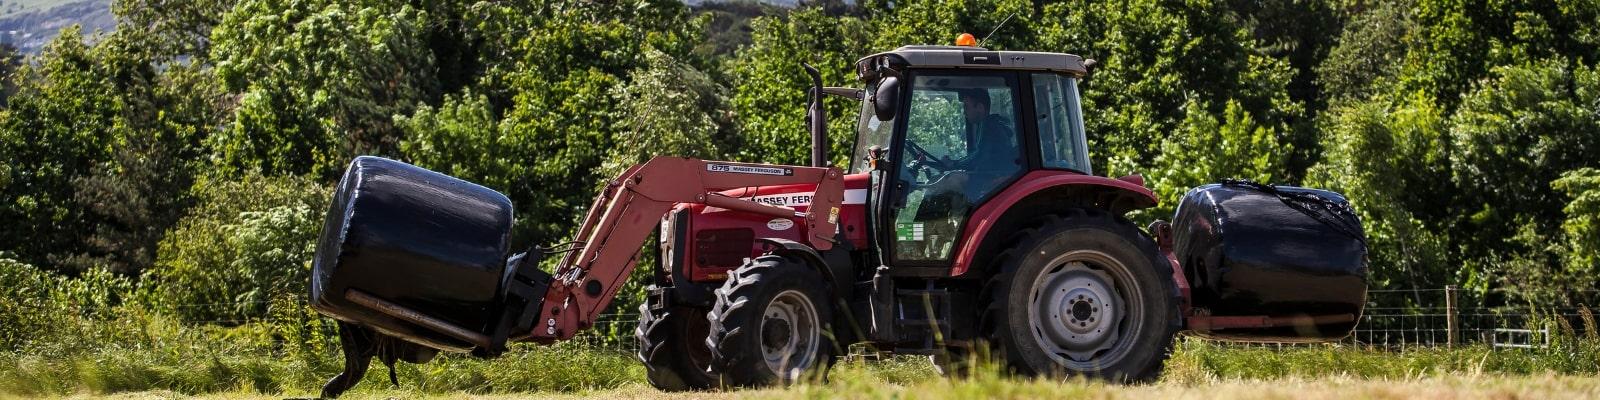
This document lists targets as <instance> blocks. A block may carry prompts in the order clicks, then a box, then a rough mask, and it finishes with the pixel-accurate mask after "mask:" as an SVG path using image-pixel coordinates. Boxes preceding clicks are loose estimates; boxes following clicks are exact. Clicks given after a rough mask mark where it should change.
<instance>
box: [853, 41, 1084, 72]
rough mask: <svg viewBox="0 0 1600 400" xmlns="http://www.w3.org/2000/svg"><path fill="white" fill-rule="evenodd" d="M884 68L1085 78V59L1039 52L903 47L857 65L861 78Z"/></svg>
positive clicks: (863, 58)
mask: <svg viewBox="0 0 1600 400" xmlns="http://www.w3.org/2000/svg"><path fill="white" fill-rule="evenodd" d="M880 65H884V66H890V67H893V68H896V69H899V68H971V69H1015V70H1033V71H1054V72H1062V73H1067V74H1071V75H1073V76H1079V77H1082V76H1084V75H1085V74H1087V73H1088V69H1087V68H1085V67H1084V62H1083V57H1079V56H1077V55H1074V54H1066V53H1045V52H1037V51H996V50H989V49H985V48H982V47H972V46H901V47H900V48H898V49H894V50H890V51H886V52H882V53H877V54H873V55H870V56H866V57H862V58H861V59H860V60H857V61H856V72H857V75H858V76H859V77H860V78H863V79H865V78H867V77H868V76H873V75H877V74H876V72H875V71H877V67H878V66H880Z"/></svg>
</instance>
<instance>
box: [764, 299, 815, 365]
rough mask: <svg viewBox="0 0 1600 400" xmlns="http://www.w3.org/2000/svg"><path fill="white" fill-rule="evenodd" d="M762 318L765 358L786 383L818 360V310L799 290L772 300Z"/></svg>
mask: <svg viewBox="0 0 1600 400" xmlns="http://www.w3.org/2000/svg"><path fill="white" fill-rule="evenodd" d="M762 314H763V316H762V318H761V356H762V358H763V359H764V360H765V361H766V363H767V368H770V369H771V370H772V371H773V372H775V373H777V374H778V376H779V377H780V378H783V379H784V380H794V379H795V378H798V377H799V374H800V372H801V371H805V370H806V369H807V368H810V367H811V363H812V361H813V360H815V359H816V354H817V346H818V341H819V340H818V339H819V338H820V336H821V332H819V330H818V324H817V308H816V306H814V305H812V304H811V299H809V298H807V297H806V295H805V294H804V293H800V291H797V290H786V291H783V292H781V293H778V295H777V296H774V297H773V298H772V303H769V304H767V309H766V311H765V312H763V313H762Z"/></svg>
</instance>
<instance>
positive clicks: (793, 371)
mask: <svg viewBox="0 0 1600 400" xmlns="http://www.w3.org/2000/svg"><path fill="white" fill-rule="evenodd" d="M823 282H825V281H824V280H823V277H822V274H820V273H818V272H817V270H815V269H813V268H811V267H810V266H808V265H805V264H803V263H801V262H800V261H798V260H793V259H789V258H785V257H783V256H779V255H775V254H767V255H764V256H761V257H758V258H756V259H754V260H751V261H750V262H748V263H746V264H745V265H744V266H742V267H739V269H737V270H734V271H733V273H732V274H729V275H728V280H727V282H725V283H723V285H722V287H721V288H718V289H717V290H716V296H717V302H716V305H715V306H713V307H712V308H711V312H710V313H709V314H707V319H709V320H710V322H711V335H710V336H709V337H707V338H706V342H705V343H706V346H708V347H710V348H711V353H712V359H711V360H712V361H711V370H712V372H713V373H716V374H718V376H720V377H721V379H722V383H723V385H724V386H735V387H752V386H753V387H759V386H770V385H775V384H784V385H787V384H790V383H794V382H795V381H798V380H800V379H802V378H808V377H820V376H824V375H825V374H827V370H828V367H829V366H831V365H832V364H833V357H834V355H833V353H834V351H833V350H834V349H833V341H832V333H831V332H829V330H830V329H831V324H830V322H831V321H833V319H832V318H833V309H832V305H831V303H829V301H828V297H827V295H826V294H827V290H826V288H825V287H824V286H823Z"/></svg>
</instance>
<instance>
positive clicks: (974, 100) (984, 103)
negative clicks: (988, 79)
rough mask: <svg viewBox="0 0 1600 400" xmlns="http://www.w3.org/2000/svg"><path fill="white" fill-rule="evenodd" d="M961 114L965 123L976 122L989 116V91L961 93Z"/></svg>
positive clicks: (964, 91) (973, 90)
mask: <svg viewBox="0 0 1600 400" xmlns="http://www.w3.org/2000/svg"><path fill="white" fill-rule="evenodd" d="M961 113H962V115H965V116H966V117H967V122H969V123H970V122H977V121H978V120H981V119H983V117H987V116H989V91H988V90H983V89H970V90H963V91H961Z"/></svg>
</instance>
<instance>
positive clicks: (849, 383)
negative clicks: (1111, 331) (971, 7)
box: [62, 375, 1600, 399]
mask: <svg viewBox="0 0 1600 400" xmlns="http://www.w3.org/2000/svg"><path fill="white" fill-rule="evenodd" d="M834 381H835V382H834V383H830V384H822V385H805V386H800V387H795V388H789V389H768V390H756V391H733V392H690V393H662V392H659V391H656V390H655V389H654V388H651V387H649V386H648V385H645V384H642V383H629V384H625V385H622V386H619V387H616V388H609V389H591V390H577V391H562V392H550V391H544V392H521V393H502V394H478V393H469V392H444V393H431V392H427V391H423V390H417V389H409V390H407V389H392V388H385V389H378V390H360V391H356V392H352V393H350V394H348V395H346V396H345V397H343V398H347V399H393V398H401V399H412V398H418V399H425V398H470V399H521V398H543V399H580V398H606V399H721V398H772V399H817V398H859V399H902V398H905V399H970V398H1003V399H1038V398H1078V399H1149V398H1161V399H1195V398H1230V399H1408V398H1428V399H1560V398H1572V399H1592V398H1600V377H1595V376H1560V375H1538V376H1506V375H1463V376H1430V377H1416V378H1404V379H1364V378H1357V377H1351V376H1330V377H1324V378H1283V379H1269V380H1258V379H1219V380H1215V381H1208V382H1201V383H1178V382H1168V381H1164V382H1161V383H1156V384H1151V385H1137V386H1109V385H1104V384H1098V383H1092V382H1084V381H1079V380H1069V381H1062V382H1054V381H1026V380H972V381H951V380H945V379H939V378H929V379H925V380H921V381H919V382H914V383H886V382H883V381H879V380H873V379H865V380H862V379H859V378H851V379H838V378H836V379H834ZM311 395H313V393H309V392H305V393H297V392H287V393H281V394H278V393H274V394H261V393H255V392H249V391H230V392H220V393H210V394H206V395H202V396H199V397H201V398H218V399H224V398H225V399H275V398H282V397H283V396H311ZM183 396H185V395H184V394H182V393H178V392H172V391H146V392H130V393H117V394H109V395H104V394H74V395H69V396H64V397H62V398H97V399H165V398H173V397H183Z"/></svg>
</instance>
